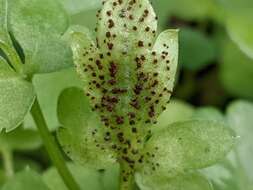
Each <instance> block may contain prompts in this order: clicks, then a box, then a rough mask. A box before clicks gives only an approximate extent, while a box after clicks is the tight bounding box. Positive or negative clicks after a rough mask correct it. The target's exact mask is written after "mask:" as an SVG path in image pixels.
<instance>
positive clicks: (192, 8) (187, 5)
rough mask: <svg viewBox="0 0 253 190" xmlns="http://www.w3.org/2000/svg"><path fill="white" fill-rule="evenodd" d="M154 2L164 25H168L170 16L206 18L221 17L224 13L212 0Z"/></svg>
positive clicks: (159, 0)
mask: <svg viewBox="0 0 253 190" xmlns="http://www.w3.org/2000/svg"><path fill="white" fill-rule="evenodd" d="M152 3H153V5H154V8H155V10H156V12H157V13H158V17H159V21H160V24H161V25H162V26H163V27H164V26H167V22H168V19H169V17H170V16H177V17H179V18H182V19H185V20H204V19H206V18H209V17H215V18H216V17H218V18H219V17H220V14H222V10H221V9H219V8H217V4H216V2H215V1H212V0H202V1H199V0H177V1H174V0H152ZM196 7H198V8H196Z"/></svg>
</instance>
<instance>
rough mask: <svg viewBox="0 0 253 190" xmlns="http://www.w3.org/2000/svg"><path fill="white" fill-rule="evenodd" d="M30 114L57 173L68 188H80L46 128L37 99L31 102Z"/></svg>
mask: <svg viewBox="0 0 253 190" xmlns="http://www.w3.org/2000/svg"><path fill="white" fill-rule="evenodd" d="M31 114H32V116H33V118H34V121H35V123H36V125H37V128H38V130H39V132H40V135H41V137H42V139H43V141H44V145H45V147H46V150H47V152H48V154H49V156H50V158H51V160H52V162H53V164H54V165H55V167H56V168H57V170H58V172H59V174H60V175H61V177H62V179H63V181H64V183H65V184H66V186H67V187H68V188H69V189H70V190H80V187H79V186H78V184H77V183H76V181H75V180H74V178H73V176H72V174H71V173H70V171H69V169H68V168H67V166H66V164H65V160H64V157H63V155H62V153H61V151H60V149H59V147H58V146H57V144H56V142H55V139H54V138H53V137H52V136H51V133H50V132H49V130H48V128H47V124H46V121H45V119H44V116H43V114H42V111H41V108H40V105H39V102H38V100H37V99H36V100H35V102H34V104H33V107H32V109H31Z"/></svg>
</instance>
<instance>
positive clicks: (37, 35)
mask: <svg viewBox="0 0 253 190" xmlns="http://www.w3.org/2000/svg"><path fill="white" fill-rule="evenodd" d="M9 2H10V16H9V23H10V29H11V32H12V33H13V36H14V38H15V39H16V40H17V42H18V43H19V44H20V46H21V48H22V49H23V51H24V54H25V61H26V67H27V68H26V70H27V71H26V72H28V73H35V72H40V73H41V72H53V71H57V70H59V69H62V68H66V67H68V66H69V65H71V64H72V59H71V55H72V54H71V50H70V48H69V47H68V45H67V43H66V42H64V41H63V40H62V39H61V35H62V34H63V33H64V32H65V31H66V29H67V27H68V24H69V23H68V16H67V14H66V13H65V11H64V9H63V8H62V7H61V6H60V4H59V3H58V2H57V1H56V0H22V1H20V0H10V1H9Z"/></svg>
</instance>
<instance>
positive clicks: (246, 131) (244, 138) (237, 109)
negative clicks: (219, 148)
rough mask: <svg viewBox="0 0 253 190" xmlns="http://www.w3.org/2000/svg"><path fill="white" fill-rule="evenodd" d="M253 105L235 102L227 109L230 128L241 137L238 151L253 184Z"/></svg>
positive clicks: (245, 102)
mask: <svg viewBox="0 0 253 190" xmlns="http://www.w3.org/2000/svg"><path fill="white" fill-rule="evenodd" d="M252 116H253V103H252V102H247V101H243V100H239V101H235V102H233V103H232V104H230V106H229V107H228V109H227V119H228V122H229V124H230V126H231V127H232V128H233V130H234V131H235V132H236V134H237V135H238V136H239V139H238V144H237V146H236V151H237V154H238V156H239V159H240V162H241V164H242V167H243V169H244V170H245V171H246V176H248V177H249V179H250V180H251V181H252V182H253V172H252V171H253V166H252V160H251V158H252V156H253V144H252V133H253V127H252V124H253V117H252Z"/></svg>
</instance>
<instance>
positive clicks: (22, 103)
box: [0, 58, 35, 132]
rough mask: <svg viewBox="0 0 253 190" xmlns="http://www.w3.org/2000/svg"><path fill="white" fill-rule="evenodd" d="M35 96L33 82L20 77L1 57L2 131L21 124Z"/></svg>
mask: <svg viewBox="0 0 253 190" xmlns="http://www.w3.org/2000/svg"><path fill="white" fill-rule="evenodd" d="M34 98H35V93H34V89H33V86H32V84H31V83H29V82H27V81H25V80H23V79H22V78H21V77H19V76H18V75H17V74H16V73H15V72H14V71H13V70H12V69H11V68H10V67H9V66H8V63H7V62H6V61H4V60H3V59H2V58H0V131H1V130H2V129H6V131H7V132H9V131H11V130H13V129H15V128H16V127H18V125H20V124H21V123H22V122H23V120H24V117H25V115H26V114H27V113H28V112H29V110H30V108H31V106H32V104H33V101H34Z"/></svg>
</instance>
